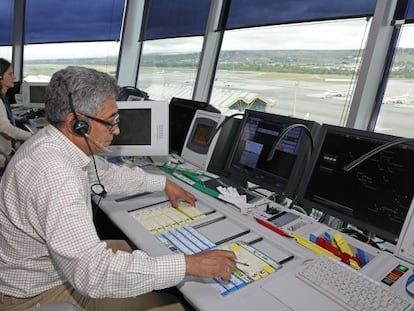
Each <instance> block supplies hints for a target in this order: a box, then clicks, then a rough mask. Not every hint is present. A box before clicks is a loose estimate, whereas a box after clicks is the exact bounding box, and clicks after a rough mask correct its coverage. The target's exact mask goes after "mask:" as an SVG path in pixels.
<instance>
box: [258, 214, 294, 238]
mask: <svg viewBox="0 0 414 311" xmlns="http://www.w3.org/2000/svg"><path fill="white" fill-rule="evenodd" d="M254 219H255V220H256V221H257V222H258V223H259V224H261V225H262V226H264V227H266V228H267V229H270V230H272V231H273V232H276V233H277V234H279V235H282V236H285V237H288V238H292V236H291V235H290V234H289V233H287V232H285V231H284V230H282V229H280V228H279V227H276V226H275V225H274V224H272V223H271V222H268V221H267V220H264V219H262V218H256V217H255V218H254Z"/></svg>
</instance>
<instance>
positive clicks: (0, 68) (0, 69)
mask: <svg viewBox="0 0 414 311" xmlns="http://www.w3.org/2000/svg"><path fill="white" fill-rule="evenodd" d="M10 66H11V63H10V62H9V61H8V60H6V59H4V58H0V79H3V75H4V73H5V72H6V71H7V69H9V67H10Z"/></svg>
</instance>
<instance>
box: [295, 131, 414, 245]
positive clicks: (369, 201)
mask: <svg viewBox="0 0 414 311" xmlns="http://www.w3.org/2000/svg"><path fill="white" fill-rule="evenodd" d="M396 138H397V137H394V136H389V135H384V134H379V133H374V132H368V131H363V130H356V129H350V128H344V127H338V126H332V125H323V126H322V129H321V134H320V139H319V144H318V146H317V148H316V149H315V152H314V157H313V159H312V165H310V166H309V170H308V171H307V174H306V177H305V178H304V184H303V187H301V188H302V191H303V194H301V198H300V201H302V203H303V205H304V207H305V208H315V209H317V210H320V211H322V212H325V213H327V214H328V215H331V216H334V217H337V218H339V219H342V220H344V221H346V222H348V223H349V224H352V225H354V226H356V227H358V228H360V229H361V230H365V231H367V232H370V233H374V234H376V235H377V236H378V237H381V238H383V239H385V240H387V241H390V242H396V240H397V238H398V235H399V233H400V231H401V228H402V225H403V223H404V219H405V217H406V215H407V212H408V209H409V207H410V204H411V201H412V198H413V194H414V189H413V186H412V178H413V176H414V161H413V159H414V146H413V145H411V146H410V145H408V144H401V145H397V146H394V147H392V148H389V149H386V150H384V151H382V152H380V153H378V154H376V155H374V156H372V157H371V158H368V159H367V160H366V161H364V162H362V163H361V164H360V165H358V166H356V167H355V168H353V169H351V170H350V171H348V172H347V171H345V170H344V167H345V166H346V165H347V164H349V163H351V162H352V161H354V160H356V159H357V158H359V157H360V156H362V155H364V154H365V153H367V152H368V151H371V150H372V149H374V148H376V147H378V146H380V145H383V144H384V143H387V142H389V141H393V140H395V139H396Z"/></svg>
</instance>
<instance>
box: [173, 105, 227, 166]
mask: <svg viewBox="0 0 414 311" xmlns="http://www.w3.org/2000/svg"><path fill="white" fill-rule="evenodd" d="M223 120H224V116H223V115H222V114H220V113H216V112H210V111H204V110H197V111H196V113H195V115H194V118H193V121H192V122H191V125H190V129H189V131H188V134H187V138H186V140H185V143H184V147H183V150H182V154H181V157H182V158H183V159H184V160H186V161H188V162H190V163H192V164H194V165H196V166H198V167H200V168H203V169H205V170H207V167H208V164H209V162H210V158H211V155H212V153H213V151H214V146H215V145H216V142H217V138H218V135H219V134H220V130H218V132H216V129H217V128H218V126H219V125H220V124H221V122H222V121H223Z"/></svg>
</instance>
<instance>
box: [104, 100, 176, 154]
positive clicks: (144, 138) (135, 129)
mask: <svg viewBox="0 0 414 311" xmlns="http://www.w3.org/2000/svg"><path fill="white" fill-rule="evenodd" d="M117 105H118V113H119V120H120V122H119V129H120V134H119V135H117V136H114V139H113V141H112V144H111V146H110V149H111V152H110V153H107V155H108V156H151V155H154V156H158V155H168V102H167V101H151V100H149V101H142V100H139V101H118V102H117Z"/></svg>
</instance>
